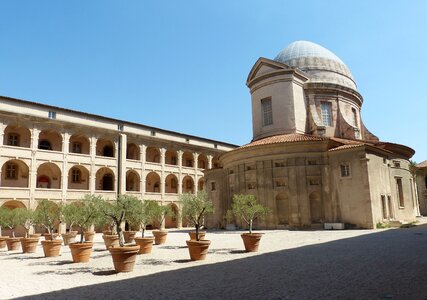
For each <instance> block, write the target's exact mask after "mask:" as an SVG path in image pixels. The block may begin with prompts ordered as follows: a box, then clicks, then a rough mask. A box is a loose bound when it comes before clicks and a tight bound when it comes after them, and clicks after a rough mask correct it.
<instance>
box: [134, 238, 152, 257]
mask: <svg viewBox="0 0 427 300" xmlns="http://www.w3.org/2000/svg"><path fill="white" fill-rule="evenodd" d="M153 242H154V237H136V238H135V243H136V244H137V245H138V246H139V252H138V254H148V253H151V250H152V249H153Z"/></svg>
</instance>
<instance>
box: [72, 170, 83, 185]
mask: <svg viewBox="0 0 427 300" xmlns="http://www.w3.org/2000/svg"><path fill="white" fill-rule="evenodd" d="M80 176H81V172H80V170H78V169H73V171H72V174H71V181H72V182H73V183H80V182H81V179H80Z"/></svg>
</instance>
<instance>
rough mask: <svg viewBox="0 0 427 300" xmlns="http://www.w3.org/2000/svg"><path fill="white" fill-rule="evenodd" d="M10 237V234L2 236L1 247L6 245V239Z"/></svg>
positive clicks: (0, 239) (0, 238)
mask: <svg viewBox="0 0 427 300" xmlns="http://www.w3.org/2000/svg"><path fill="white" fill-rule="evenodd" d="M8 238H9V237H8V236H0V249H2V248H5V247H6V239H8Z"/></svg>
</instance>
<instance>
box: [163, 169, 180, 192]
mask: <svg viewBox="0 0 427 300" xmlns="http://www.w3.org/2000/svg"><path fill="white" fill-rule="evenodd" d="M165 189H166V191H165V192H166V193H168V194H178V178H177V177H176V176H175V175H174V174H169V175H168V176H166V180H165Z"/></svg>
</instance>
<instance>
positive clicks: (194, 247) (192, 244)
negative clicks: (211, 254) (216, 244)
mask: <svg viewBox="0 0 427 300" xmlns="http://www.w3.org/2000/svg"><path fill="white" fill-rule="evenodd" d="M186 242H187V246H188V252H190V259H191V260H204V259H205V258H206V254H208V249H209V245H210V244H211V241H209V240H203V241H195V240H191V241H186Z"/></svg>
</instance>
